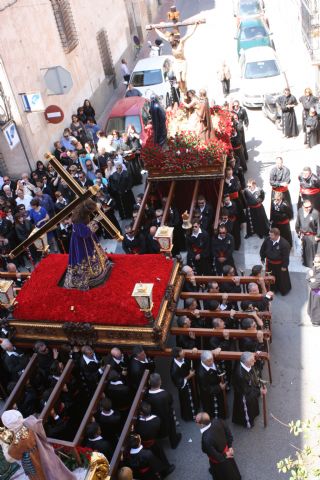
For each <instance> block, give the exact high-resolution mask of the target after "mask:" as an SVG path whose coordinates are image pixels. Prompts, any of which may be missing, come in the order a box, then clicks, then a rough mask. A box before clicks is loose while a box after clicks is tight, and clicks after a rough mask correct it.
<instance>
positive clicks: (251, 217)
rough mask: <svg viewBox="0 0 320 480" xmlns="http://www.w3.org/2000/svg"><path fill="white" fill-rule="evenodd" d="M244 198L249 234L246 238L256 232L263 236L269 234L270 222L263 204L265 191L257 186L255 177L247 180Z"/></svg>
mask: <svg viewBox="0 0 320 480" xmlns="http://www.w3.org/2000/svg"><path fill="white" fill-rule="evenodd" d="M243 194H244V199H245V201H246V204H247V234H246V236H245V238H249V237H251V236H252V235H254V234H255V233H256V234H257V235H258V236H259V237H260V238H263V237H265V236H266V235H268V232H269V222H268V218H267V215H266V212H265V209H264V206H263V205H262V202H263V200H264V191H263V190H262V189H261V188H258V187H257V183H256V181H255V180H254V179H253V178H250V179H249V180H248V181H247V188H245V189H244V191H243Z"/></svg>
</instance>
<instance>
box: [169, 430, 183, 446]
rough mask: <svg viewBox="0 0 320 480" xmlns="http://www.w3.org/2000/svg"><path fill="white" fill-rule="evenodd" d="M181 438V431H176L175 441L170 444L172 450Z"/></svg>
mask: <svg viewBox="0 0 320 480" xmlns="http://www.w3.org/2000/svg"><path fill="white" fill-rule="evenodd" d="M181 438H182V435H181V433H177V436H176V441H175V442H174V443H173V444H171V448H172V450H175V449H176V448H177V446H178V445H179V443H180V442H181Z"/></svg>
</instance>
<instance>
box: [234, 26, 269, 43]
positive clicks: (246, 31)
mask: <svg viewBox="0 0 320 480" xmlns="http://www.w3.org/2000/svg"><path fill="white" fill-rule="evenodd" d="M267 35H268V32H267V30H266V29H265V28H264V26H263V25H261V26H256V27H244V28H241V33H240V40H253V39H254V38H257V37H266V36H267Z"/></svg>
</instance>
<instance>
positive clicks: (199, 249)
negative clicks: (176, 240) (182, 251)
mask: <svg viewBox="0 0 320 480" xmlns="http://www.w3.org/2000/svg"><path fill="white" fill-rule="evenodd" d="M209 245H210V239H209V235H208V233H207V232H206V231H205V230H203V231H201V232H200V233H199V234H198V236H197V237H196V236H194V235H190V236H188V237H187V238H186V247H187V252H188V254H187V264H188V265H190V266H191V267H192V268H193V269H194V270H195V271H196V273H197V275H210V274H211V265H210V246H209ZM196 255H200V259H199V260H196V258H195V257H196Z"/></svg>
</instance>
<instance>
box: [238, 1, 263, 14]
mask: <svg viewBox="0 0 320 480" xmlns="http://www.w3.org/2000/svg"><path fill="white" fill-rule="evenodd" d="M260 11H261V9H260V5H259V2H241V3H240V5H239V13H240V15H241V16H246V15H254V14H256V13H260Z"/></svg>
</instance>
